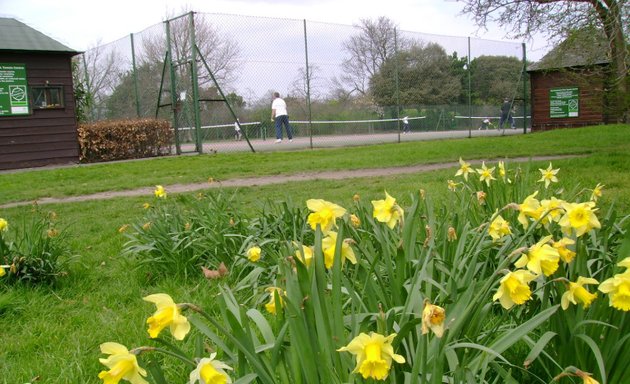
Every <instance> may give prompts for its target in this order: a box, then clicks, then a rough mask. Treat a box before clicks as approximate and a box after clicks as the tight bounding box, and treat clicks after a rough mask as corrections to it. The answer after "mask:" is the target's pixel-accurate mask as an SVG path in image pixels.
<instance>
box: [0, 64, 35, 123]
mask: <svg viewBox="0 0 630 384" xmlns="http://www.w3.org/2000/svg"><path fill="white" fill-rule="evenodd" d="M28 114H29V108H28V92H27V87H26V65H25V64H11V63H0V116H15V115H28Z"/></svg>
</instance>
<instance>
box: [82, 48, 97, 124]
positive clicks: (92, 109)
mask: <svg viewBox="0 0 630 384" xmlns="http://www.w3.org/2000/svg"><path fill="white" fill-rule="evenodd" d="M81 58H82V59H83V75H84V76H85V87H86V88H87V93H88V95H89V97H90V98H92V107H91V108H90V121H94V120H95V119H94V106H95V104H96V103H94V95H93V94H92V87H91V85H90V75H89V72H88V67H87V61H86V60H85V52H83V54H82V55H81Z"/></svg>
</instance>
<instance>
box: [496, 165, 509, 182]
mask: <svg viewBox="0 0 630 384" xmlns="http://www.w3.org/2000/svg"><path fill="white" fill-rule="evenodd" d="M499 176H500V177H501V179H503V181H504V182H506V183H511V182H512V180H510V179H509V178H508V177H507V172H506V171H505V164H504V163H503V161H499Z"/></svg>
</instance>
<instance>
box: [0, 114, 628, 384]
mask: <svg viewBox="0 0 630 384" xmlns="http://www.w3.org/2000/svg"><path fill="white" fill-rule="evenodd" d="M629 139H630V127H628V126H614V127H595V128H588V129H576V130H571V131H568V130H564V131H554V132H547V133H543V134H539V135H527V136H522V137H518V138H500V139H474V140H457V141H455V142H432V143H412V144H410V145H409V147H407V144H401V145H395V146H390V145H384V146H376V147H365V148H352V149H345V150H326V151H302V152H297V153H280V154H253V155H250V154H247V155H241V156H242V157H243V160H242V163H243V164H245V165H240V166H239V164H238V163H240V162H241V160H240V157H241V156H237V155H219V156H215V157H212V156H197V157H187V158H181V159H156V160H149V161H139V162H129V163H119V164H113V165H105V164H104V165H99V166H92V167H77V168H71V169H58V170H42V171H29V172H22V173H15V174H3V175H1V176H0V182H1V183H2V184H3V187H2V190H3V193H2V198H1V199H2V201H5V202H6V201H13V200H28V199H32V198H35V197H37V196H44V195H46V194H49V195H55V196H63V195H66V194H73V193H79V192H80V191H83V192H80V193H86V192H95V191H98V190H100V189H99V188H104V189H109V188H107V187H111V189H124V188H132V187H137V186H146V185H154V184H157V183H160V184H164V185H168V184H170V183H172V182H185V181H187V182H192V181H204V180H206V179H207V177H208V176H209V175H212V176H213V177H216V178H220V179H227V178H229V177H235V176H247V175H249V176H251V175H255V174H263V173H265V172H267V173H266V174H272V173H273V172H282V173H293V172H303V171H308V170H323V169H352V168H362V167H373V166H376V165H378V166H394V165H399V166H402V165H409V164H417V163H421V162H423V161H438V160H440V159H441V160H447V161H454V160H456V159H457V158H459V156H460V155H461V156H462V157H463V158H464V159H466V160H470V159H475V158H477V159H479V158H498V157H505V156H509V157H514V156H525V155H529V156H535V155H541V154H553V153H590V155H589V156H586V157H579V158H573V159H564V160H557V161H554V162H553V166H554V168H560V173H559V174H558V177H559V178H560V179H561V180H562V182H563V184H564V185H566V186H567V188H569V187H584V188H592V187H594V186H595V184H597V183H598V182H601V183H603V184H605V185H606V187H605V188H604V196H603V198H602V200H601V206H603V207H609V206H610V205H611V204H613V203H614V204H615V205H617V206H618V209H619V211H620V213H627V212H628V210H629V207H630V193H628V191H629V190H630V178H628V177H627V171H628V165H627V164H629V163H630V162H629V160H630V152H629V151H628V147H629V146H630V140H629ZM589 143H590V144H592V145H591V146H589V145H588V144H589ZM433 146H434V147H435V148H437V149H434V147H433ZM510 151H512V152H510ZM233 156H234V157H233ZM261 159H265V161H261ZM332 159H334V161H333V160H332ZM375 159H377V160H378V161H375ZM237 160H238V161H237ZM381 160H382V161H381ZM204 163H209V164H204ZM235 163H236V164H235ZM218 164H220V166H219V165H218ZM340 164H341V165H343V166H340ZM508 164H509V166H510V167H514V166H516V165H515V164H510V163H509V162H508ZM474 165H475V166H478V165H479V164H477V162H474ZM489 165H490V164H489ZM258 166H259V167H258ZM546 166H547V163H546V162H533V163H531V164H530V165H529V167H530V171H531V172H532V173H533V174H534V175H535V174H536V173H537V172H538V171H537V169H538V168H546ZM215 167H216V168H215ZM221 167H225V169H222V168H221ZM239 167H242V168H239ZM523 167H526V165H523ZM143 169H144V171H143ZM238 169H241V170H242V173H239V171H238ZM258 169H262V170H263V171H262V173H259V172H258ZM99 170H100V171H99ZM162 170H164V172H162ZM212 170H214V171H215V172H211V171H212ZM131 171H133V172H135V173H133V175H134V176H133V177H130V175H128V174H127V175H125V172H131ZM454 171H455V168H453V169H451V170H444V171H436V172H429V173H422V174H417V175H400V176H393V177H386V176H384V177H373V178H356V179H348V180H337V181H327V180H313V181H308V182H295V183H289V184H284V185H269V186H256V187H251V188H239V189H234V188H231V189H225V190H223V193H230V194H232V193H233V194H234V198H235V201H236V202H238V204H240V205H241V207H242V208H243V209H244V210H245V211H246V212H247V213H248V214H254V213H255V212H256V209H257V207H258V206H259V205H260V204H262V203H263V202H264V201H265V200H267V199H269V200H273V201H284V200H288V199H291V200H293V201H294V202H295V203H298V204H301V203H303V202H304V201H305V200H306V199H308V198H314V197H315V198H323V199H326V200H329V201H333V202H336V203H338V204H341V205H349V204H350V202H351V198H352V196H353V195H354V194H355V193H360V195H361V198H362V199H368V200H372V199H380V198H382V196H383V190H387V191H388V192H389V193H390V194H392V195H394V196H396V197H398V198H399V200H400V202H401V204H402V205H403V206H405V205H406V204H408V202H409V198H408V196H409V194H410V193H412V192H415V191H417V190H418V189H424V190H425V191H426V192H427V194H428V195H429V196H431V197H432V198H433V199H434V200H436V201H437V202H439V201H441V199H442V198H443V196H444V194H445V193H446V180H447V179H452V178H454V177H453V175H454ZM60 172H61V173H60ZM179 172H181V173H184V174H185V176H184V175H182V178H184V179H185V180H179V179H178V177H179V175H178V173H179ZM219 175H222V176H219ZM108 177H109V180H107V178H108ZM197 178H198V179H197ZM38 180H39V182H38ZM62 180H63V181H62ZM75 180H76V183H75ZM7 183H13V184H19V185H20V186H23V187H24V188H23V190H22V193H19V191H18V189H17V188H16V187H15V185H9V184H7ZM56 184H58V185H59V186H58V188H57V189H55V188H53V186H55V185H56ZM67 184H78V185H80V186H79V187H77V188H76V189H72V188H71V187H70V186H69V185H67ZM121 185H123V186H121ZM114 187H116V188H114ZM5 190H7V191H8V192H7V193H8V196H9V197H7V196H5ZM192 194H193V195H194V194H195V193H192ZM22 196H24V197H22ZM151 199H152V197H151V196H146V197H142V198H137V197H136V198H119V199H112V200H104V201H90V202H82V203H72V204H51V205H46V206H42V207H41V208H42V209H45V210H52V211H55V212H56V213H57V214H58V215H59V220H60V227H64V226H67V227H68V231H69V232H70V233H71V236H70V238H71V246H72V248H73V250H74V251H75V253H76V254H77V257H76V258H75V259H74V261H73V262H72V263H71V264H70V266H69V269H68V272H69V273H68V276H67V277H65V278H62V279H61V280H60V282H59V283H58V284H57V285H56V286H54V287H39V288H33V287H26V286H19V287H13V288H7V287H1V288H0V339H2V340H3V347H2V348H1V349H0V367H2V370H1V371H2V372H3V375H2V380H1V382H4V383H11V384H14V383H26V382H29V381H30V380H32V379H34V378H35V377H38V376H39V377H40V378H41V382H45V383H98V382H99V380H98V379H97V377H96V375H97V374H98V372H99V371H100V370H101V368H102V367H101V366H100V364H99V363H98V358H99V357H101V355H100V353H99V350H98V345H99V344H100V343H102V342H105V341H113V340H115V341H117V342H121V343H123V344H125V345H134V346H138V345H144V344H146V332H145V326H144V321H145V320H146V317H147V316H148V314H150V313H151V312H152V310H153V308H152V306H151V305H150V304H148V303H145V302H143V301H142V300H141V298H142V297H143V296H145V295H147V294H151V293H156V292H169V294H171V296H173V297H174V298H185V299H186V300H188V301H191V302H197V303H204V306H205V307H210V308H211V307H212V303H213V302H214V300H215V299H214V296H215V295H216V293H217V290H216V283H215V282H209V281H207V280H205V279H203V277H202V276H201V275H200V276H199V277H197V278H191V279H189V280H187V281H181V280H175V279H168V278H166V279H161V280H157V281H153V280H150V279H147V277H146V276H144V275H143V274H142V273H140V272H137V271H135V270H134V269H133V264H132V263H130V262H129V260H127V259H126V258H125V257H124V256H122V255H121V254H120V251H121V249H122V247H123V244H124V242H125V240H124V237H123V236H122V235H121V234H119V233H118V231H117V230H118V228H119V227H120V226H121V225H123V224H125V223H131V222H137V221H138V220H139V218H140V217H142V214H143V210H142V204H143V203H144V202H145V201H150V200H151ZM604 209H605V208H604ZM30 210H31V207H18V208H11V209H3V210H0V217H3V218H6V219H7V220H9V222H11V221H13V220H15V219H17V218H18V217H20V216H22V215H26V214H29V212H30Z"/></svg>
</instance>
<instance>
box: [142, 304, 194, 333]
mask: <svg viewBox="0 0 630 384" xmlns="http://www.w3.org/2000/svg"><path fill="white" fill-rule="evenodd" d="M143 300H144V301H148V302H149V303H153V304H155V306H156V307H157V310H156V311H155V313H154V314H153V316H151V317H149V318H148V319H147V324H148V325H149V329H148V332H149V336H150V337H151V338H152V339H154V338H156V337H158V335H159V334H160V332H162V330H163V329H164V328H166V327H170V330H171V334H172V335H173V337H174V338H175V339H176V340H183V339H184V337H186V334H188V332H189V331H190V323H189V322H188V319H187V318H186V317H185V316H183V315H181V313H180V311H179V307H178V306H177V304H175V302H174V301H173V299H172V298H171V297H170V296H169V295H167V294H166V293H156V294H154V295H149V296H146V297H144V298H143Z"/></svg>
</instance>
